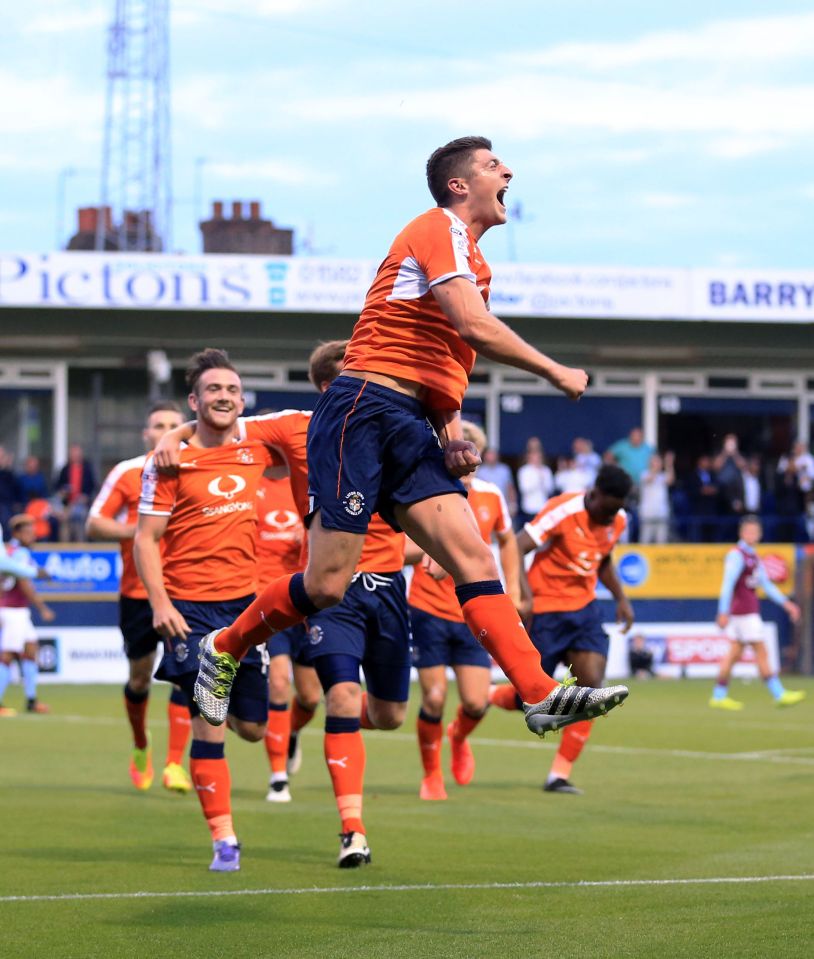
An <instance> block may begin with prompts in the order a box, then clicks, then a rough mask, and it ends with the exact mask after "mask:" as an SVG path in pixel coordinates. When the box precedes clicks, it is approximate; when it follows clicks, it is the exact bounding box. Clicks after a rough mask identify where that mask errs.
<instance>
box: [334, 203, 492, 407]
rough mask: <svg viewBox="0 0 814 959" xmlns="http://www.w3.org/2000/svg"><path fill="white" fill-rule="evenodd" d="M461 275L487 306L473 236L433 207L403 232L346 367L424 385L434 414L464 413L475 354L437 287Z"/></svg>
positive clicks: (484, 267) (485, 275)
mask: <svg viewBox="0 0 814 959" xmlns="http://www.w3.org/2000/svg"><path fill="white" fill-rule="evenodd" d="M456 276H462V277H464V278H466V279H467V280H470V281H471V282H472V283H474V284H476V286H477V288H478V291H479V292H480V294H481V296H482V297H483V301H484V303H485V304H486V307H487V309H488V307H489V283H490V281H491V279H492V273H491V270H490V269H489V266H488V264H487V263H486V261H485V260H484V258H483V256H482V255H481V252H480V250H479V249H478V245H477V243H476V242H475V238H474V237H473V235H472V233H471V231H470V230H469V228H468V227H467V225H466V224H465V223H464V222H463V220H461V219H459V218H458V217H457V216H455V214H454V213H452V212H451V211H450V210H447V209H443V208H441V207H435V208H433V209H432V210H428V211H427V212H426V213H422V214H421V216H419V217H416V219H415V220H413V221H412V222H411V223H408V224H407V226H406V227H405V228H404V229H403V230H402V231H401V233H399V235H398V236H397V237H396V239H395V240H394V241H393V245H392V246H391V247H390V251H389V252H388V254H387V256H386V257H385V259H384V261H383V263H382V264H381V266H380V267H379V270H378V272H377V274H376V277H375V279H374V280H373V284H372V286H371V287H370V290H369V291H368V294H367V299H366V300H365V305H364V308H363V309H362V313H361V315H360V317H359V320H358V321H357V323H356V326H355V327H354V329H353V335H352V336H351V340H350V343H349V344H348V348H347V350H346V352H345V361H344V364H343V368H344V369H346V370H369V371H370V372H373V373H384V374H386V375H388V376H396V377H401V378H402V379H405V380H410V381H411V382H414V383H421V384H422V385H423V386H424V387H426V389H427V394H426V399H425V401H424V402H425V405H426V406H427V407H428V408H430V409H460V407H461V403H462V402H463V396H464V393H465V392H466V388H467V385H468V383H469V374H470V373H471V372H472V367H473V366H474V365H475V351H474V350H473V349H472V347H470V346H469V345H468V344H467V343H465V342H464V340H463V339H462V338H461V336H460V335H459V333H458V332H457V330H456V329H455V327H454V326H453V325H452V323H451V322H450V320H449V319H448V318H447V317H446V315H445V314H444V311H443V310H442V309H441V307H440V306H439V305H438V302H437V301H436V299H435V296H434V295H433V292H432V288H433V287H434V286H436V285H437V284H438V283H443V282H444V281H446V280H450V279H452V278H453V277H456Z"/></svg>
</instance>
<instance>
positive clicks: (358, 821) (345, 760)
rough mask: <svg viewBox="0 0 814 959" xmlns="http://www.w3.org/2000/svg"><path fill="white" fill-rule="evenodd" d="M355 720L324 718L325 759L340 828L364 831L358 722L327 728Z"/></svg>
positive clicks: (362, 758)
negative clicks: (335, 729)
mask: <svg viewBox="0 0 814 959" xmlns="http://www.w3.org/2000/svg"><path fill="white" fill-rule="evenodd" d="M354 722H355V720H347V719H343V720H337V719H336V718H335V717H332V716H329V717H328V719H327V720H326V722H325V762H326V763H327V764H328V772H329V773H330V774H331V782H332V783H333V787H334V796H335V797H336V808H337V809H338V810H339V817H340V819H341V820H342V832H343V833H344V832H361V833H364V832H365V826H364V823H363V822H362V793H363V790H364V781H365V744H364V741H363V739H362V733H361V731H360V730H359V728H358V726H357V728H356V730H355V731H353V732H350V731H348V732H330V731H329V730H330V728H332V727H334V726H338V727H339V728H343V727H344V726H347V727H348V728H349V727H350V726H351V725H353V723H354Z"/></svg>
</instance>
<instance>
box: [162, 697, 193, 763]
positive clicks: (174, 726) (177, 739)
mask: <svg viewBox="0 0 814 959" xmlns="http://www.w3.org/2000/svg"><path fill="white" fill-rule="evenodd" d="M167 719H168V720H169V723H170V734H169V739H168V741H167V763H166V764H167V765H168V766H169V765H170V763H177V764H178V765H179V766H180V765H182V764H183V762H184V751H185V750H186V748H187V742H188V741H189V736H190V733H191V732H192V720H191V719H190V718H189V709H188V708H187V707H186V706H181V705H179V704H178V703H174V702H173V701H172V700H170V701H169V702H168V703H167Z"/></svg>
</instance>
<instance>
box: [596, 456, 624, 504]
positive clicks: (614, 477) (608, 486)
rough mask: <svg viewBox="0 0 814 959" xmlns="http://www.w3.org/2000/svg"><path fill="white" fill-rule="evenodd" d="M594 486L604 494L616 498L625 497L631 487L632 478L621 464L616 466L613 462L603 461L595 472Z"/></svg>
mask: <svg viewBox="0 0 814 959" xmlns="http://www.w3.org/2000/svg"><path fill="white" fill-rule="evenodd" d="M594 487H595V489H598V490H599V492H600V493H604V494H605V495H606V496H615V497H616V499H626V498H627V495H628V493H630V490H631V488H632V487H633V480H632V479H631V478H630V476H629V475H628V474H627V473H626V472H625V471H624V470H623V469H622V467H621V466H616V465H614V464H613V463H605V465H604V466H603V467H602V468H601V469H600V470H599V472H598V473H597V474H596V479H595V480H594Z"/></svg>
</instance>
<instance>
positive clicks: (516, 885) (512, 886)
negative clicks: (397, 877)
mask: <svg viewBox="0 0 814 959" xmlns="http://www.w3.org/2000/svg"><path fill="white" fill-rule="evenodd" d="M812 880H814V873H806V874H803V875H800V876H718V877H712V878H697V879H607V880H587V879H586V880H579V881H577V882H461V883H457V882H441V883H430V882H428V883H420V884H419V883H416V884H415V885H398V886H389V885H388V886H310V887H309V886H305V887H303V888H300V889H296V888H295V889H223V888H221V889H211V890H194V891H175V892H71V893H64V894H62V895H53V896H0V903H4V902H77V901H86V900H99V899H197V898H203V897H206V896H321V895H332V894H333V893H354V892H443V891H447V892H455V891H456V890H459V889H460V890H478V889H483V890H489V889H508V890H518V889H623V888H628V887H631V886H645V887H646V886H651V887H654V886H711V885H742V884H751V883H761V882H811V881H812Z"/></svg>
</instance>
